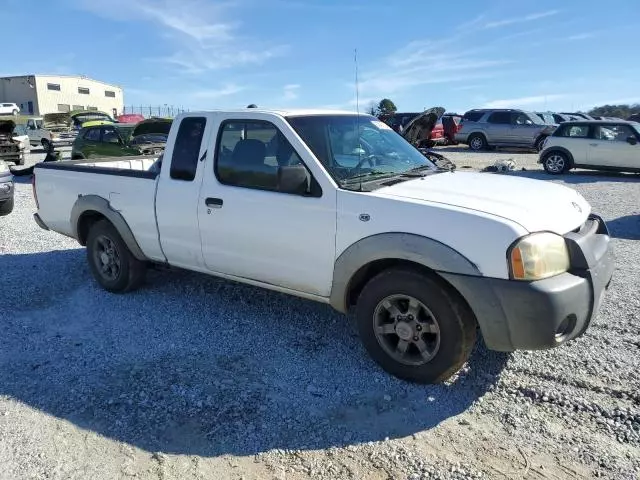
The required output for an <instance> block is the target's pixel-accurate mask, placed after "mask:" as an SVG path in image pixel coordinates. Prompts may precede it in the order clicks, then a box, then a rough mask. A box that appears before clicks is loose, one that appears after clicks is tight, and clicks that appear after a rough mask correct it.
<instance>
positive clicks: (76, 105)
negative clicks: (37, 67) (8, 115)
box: [0, 75, 124, 115]
mask: <svg viewBox="0 0 640 480" xmlns="http://www.w3.org/2000/svg"><path fill="white" fill-rule="evenodd" d="M0 102H11V103H15V104H17V105H18V106H19V107H20V110H21V112H20V113H21V114H22V115H44V114H45V113H55V112H68V111H71V110H101V111H103V112H106V113H108V114H110V115H119V114H121V113H122V109H123V106H124V97H123V94H122V88H120V87H118V86H116V85H110V84H108V83H104V82H101V81H99V80H93V79H91V78H88V77H84V76H72V75H24V76H18V77H0Z"/></svg>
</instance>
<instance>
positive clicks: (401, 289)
mask: <svg viewBox="0 0 640 480" xmlns="http://www.w3.org/2000/svg"><path fill="white" fill-rule="evenodd" d="M356 308H357V309H356V312H357V313H356V316H357V323H358V329H359V333H360V338H361V341H362V342H363V344H364V346H365V348H366V349H367V351H368V352H369V355H371V357H372V358H373V359H374V360H375V361H376V362H377V363H378V365H380V366H381V367H382V368H383V369H384V370H386V371H387V372H389V373H391V374H392V375H394V376H396V377H398V378H401V379H404V380H408V381H411V382H416V383H439V382H442V381H444V380H446V379H448V378H449V377H451V376H452V375H453V374H454V373H455V372H457V371H458V370H459V369H460V367H462V365H463V364H464V363H465V362H466V361H467V359H468V358H469V355H470V354H471V350H472V348H473V345H474V344H475V340H476V322H475V319H474V317H473V315H472V314H471V312H470V311H469V310H468V308H467V307H466V305H464V303H463V302H462V300H461V299H459V298H457V297H456V296H455V295H454V294H452V293H450V292H448V291H446V290H445V289H444V288H443V286H441V285H440V284H439V282H437V281H436V280H434V279H433V278H431V277H430V276H427V275H424V274H422V273H418V272H415V271H412V270H407V269H391V270H387V271H384V272H382V273H380V274H379V275H377V276H376V277H374V278H373V279H371V280H370V281H369V282H368V283H367V284H366V286H365V287H364V289H363V290H362V293H361V294H360V297H359V299H358V303H357V307H356Z"/></svg>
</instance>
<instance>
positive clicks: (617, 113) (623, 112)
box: [587, 103, 640, 120]
mask: <svg viewBox="0 0 640 480" xmlns="http://www.w3.org/2000/svg"><path fill="white" fill-rule="evenodd" d="M587 113H588V114H589V115H598V116H602V117H616V118H622V119H623V120H626V119H627V118H629V117H630V116H631V115H633V114H636V113H640V103H636V104H634V105H602V106H600V107H595V108H592V109H591V110H589V111H588V112H587Z"/></svg>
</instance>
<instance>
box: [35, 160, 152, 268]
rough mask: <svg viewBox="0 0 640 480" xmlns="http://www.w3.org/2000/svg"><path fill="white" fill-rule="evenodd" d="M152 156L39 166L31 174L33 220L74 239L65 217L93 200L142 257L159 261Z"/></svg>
mask: <svg viewBox="0 0 640 480" xmlns="http://www.w3.org/2000/svg"><path fill="white" fill-rule="evenodd" d="M157 158H158V157H157V156H139V157H127V158H126V159H123V158H122V157H102V158H96V159H91V160H67V161H61V162H48V163H38V164H36V165H35V168H34V176H35V183H36V193H37V196H38V203H39V207H40V208H39V210H38V214H39V216H40V218H41V219H42V221H43V222H44V223H45V224H46V225H47V227H48V228H49V229H51V230H54V231H56V232H59V233H62V234H64V235H68V236H72V237H73V236H74V226H73V225H71V218H70V216H69V214H70V213H71V211H72V209H73V205H74V204H75V202H76V201H77V199H78V198H79V197H80V196H85V195H97V196H100V197H102V198H104V199H105V200H108V201H109V205H110V207H111V208H112V209H113V210H116V211H118V212H119V213H120V214H121V215H122V216H123V217H124V219H125V221H126V222H127V224H128V225H129V227H130V228H131V231H132V232H133V234H134V235H135V238H136V240H137V241H138V244H139V245H140V248H141V249H142V251H143V252H144V253H145V254H146V255H147V256H148V257H149V258H150V259H154V260H158V261H162V260H163V258H164V256H163V255H162V251H161V249H160V243H159V240H158V232H157V227H156V223H155V195H156V178H157V176H158V171H157V170H156V169H155V168H154V169H152V166H153V164H154V163H155V161H156V160H157Z"/></svg>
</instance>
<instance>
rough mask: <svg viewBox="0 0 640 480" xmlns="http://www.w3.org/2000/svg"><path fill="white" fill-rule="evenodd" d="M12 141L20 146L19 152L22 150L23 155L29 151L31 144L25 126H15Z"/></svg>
mask: <svg viewBox="0 0 640 480" xmlns="http://www.w3.org/2000/svg"><path fill="white" fill-rule="evenodd" d="M13 139H14V140H15V141H17V142H19V144H20V150H22V153H23V154H26V153H29V152H30V151H31V143H30V140H29V135H28V134H27V127H26V125H23V124H19V125H16V126H15V128H14V129H13Z"/></svg>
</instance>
